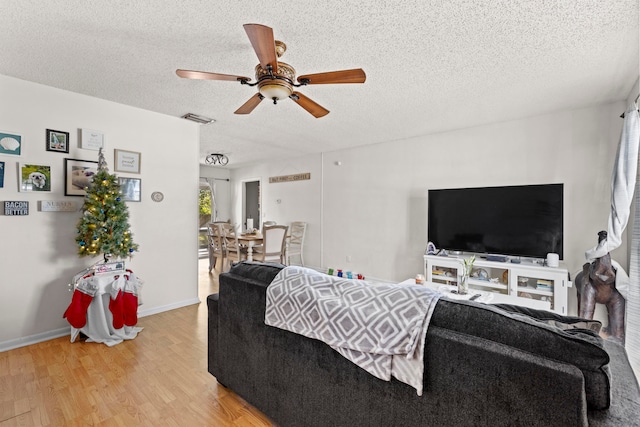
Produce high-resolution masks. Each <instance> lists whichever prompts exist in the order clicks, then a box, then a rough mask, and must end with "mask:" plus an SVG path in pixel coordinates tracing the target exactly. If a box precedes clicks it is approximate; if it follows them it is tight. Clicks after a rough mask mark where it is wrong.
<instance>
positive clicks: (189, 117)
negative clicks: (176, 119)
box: [181, 113, 215, 125]
mask: <svg viewBox="0 0 640 427" xmlns="http://www.w3.org/2000/svg"><path fill="white" fill-rule="evenodd" d="M181 117H182V118H183V119H187V120H191V121H192V122H196V123H200V124H201V125H208V124H209V123H214V122H215V120H214V119H210V118H209V117H205V116H199V115H197V114H193V113H187V114H185V115H184V116H181Z"/></svg>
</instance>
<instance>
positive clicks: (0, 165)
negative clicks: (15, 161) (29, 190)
mask: <svg viewBox="0 0 640 427" xmlns="http://www.w3.org/2000/svg"><path fill="white" fill-rule="evenodd" d="M2 187H4V162H0V188H2Z"/></svg>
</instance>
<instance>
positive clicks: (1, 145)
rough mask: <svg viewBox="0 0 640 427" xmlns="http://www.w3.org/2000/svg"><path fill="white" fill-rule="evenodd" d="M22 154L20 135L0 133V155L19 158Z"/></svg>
mask: <svg viewBox="0 0 640 427" xmlns="http://www.w3.org/2000/svg"><path fill="white" fill-rule="evenodd" d="M21 152H22V135H18V134H16V133H9V132H2V131H0V154H11V155H12V156H19V155H20V154H21Z"/></svg>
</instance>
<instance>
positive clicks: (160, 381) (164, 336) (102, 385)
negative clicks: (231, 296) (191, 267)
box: [0, 260, 271, 427]
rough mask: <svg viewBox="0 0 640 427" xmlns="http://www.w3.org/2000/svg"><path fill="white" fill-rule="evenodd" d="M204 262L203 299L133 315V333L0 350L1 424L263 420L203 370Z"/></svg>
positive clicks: (209, 289)
mask: <svg viewBox="0 0 640 427" xmlns="http://www.w3.org/2000/svg"><path fill="white" fill-rule="evenodd" d="M206 263H207V261H206V260H201V261H200V274H199V282H200V287H199V296H200V300H201V301H202V302H201V303H200V304H198V305H192V306H188V307H184V308H180V309H177V310H171V311H167V312H164V313H160V314H156V315H153V316H147V317H142V318H140V319H139V321H138V326H142V327H144V330H143V331H142V332H141V333H140V335H138V337H137V338H136V339H134V340H131V341H125V342H123V343H122V344H118V345H116V346H114V347H107V346H106V345H104V344H96V343H85V342H77V341H76V342H75V343H70V342H69V337H68V336H67V337H62V338H58V339H54V340H50V341H47V342H43V343H39V344H35V345H31V346H27V347H22V348H18V349H15V350H10V351H6V352H3V353H0V427H6V426H127V427H130V426H154V427H155V426H180V427H183V426H270V425H271V423H270V422H269V420H268V419H267V418H266V417H265V416H264V415H262V414H261V413H260V412H259V411H258V410H256V409H255V408H253V407H252V406H251V405H249V404H247V403H246V402H244V401H243V400H242V399H241V398H239V397H238V396H237V395H235V393H233V392H231V391H230V390H228V389H225V388H224V387H222V386H220V385H218V384H217V382H216V380H215V378H214V377H213V376H211V375H210V374H209V373H208V372H207V309H206V296H207V295H209V294H211V293H213V292H216V291H217V288H218V283H217V275H209V274H208V272H207V266H206Z"/></svg>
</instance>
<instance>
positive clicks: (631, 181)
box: [585, 99, 640, 376]
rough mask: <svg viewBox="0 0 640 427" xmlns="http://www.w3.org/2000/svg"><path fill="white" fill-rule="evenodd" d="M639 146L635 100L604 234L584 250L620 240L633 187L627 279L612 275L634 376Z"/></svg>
mask: <svg viewBox="0 0 640 427" xmlns="http://www.w3.org/2000/svg"><path fill="white" fill-rule="evenodd" d="M636 101H637V99H636ZM639 148H640V115H639V114H638V104H637V103H636V102H633V103H631V105H629V108H627V111H626V112H625V114H624V124H623V126H622V134H621V135H620V145H619V146H618V152H617V155H616V163H615V165H614V167H613V176H612V179H611V212H610V214H609V222H608V225H607V234H608V236H607V238H606V239H604V240H603V241H602V242H600V243H599V244H598V245H597V246H595V247H593V248H592V249H589V250H588V251H586V253H585V257H586V258H587V260H589V261H591V260H593V259H595V258H600V257H602V256H604V255H606V254H607V253H608V252H611V251H612V250H614V249H616V248H617V247H619V246H620V245H621V244H622V235H623V233H624V230H625V228H626V226H627V223H628V221H629V216H630V214H631V203H632V202H633V195H634V191H635V194H636V202H635V203H636V204H635V216H634V219H633V230H632V234H631V254H630V256H629V278H628V282H627V281H626V280H625V283H624V284H623V283H621V281H619V280H618V279H620V277H616V288H617V289H618V291H620V293H621V294H622V296H623V297H624V298H625V299H626V302H627V306H626V308H627V313H626V331H625V346H626V349H627V353H628V355H629V361H630V362H631V366H632V367H633V370H634V371H635V372H636V375H638V376H640V197H638V195H639V194H640V181H638V180H637V174H638V150H639ZM619 270H621V269H619ZM616 276H618V275H616ZM620 276H622V274H621V275H620ZM625 277H626V275H625Z"/></svg>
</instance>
